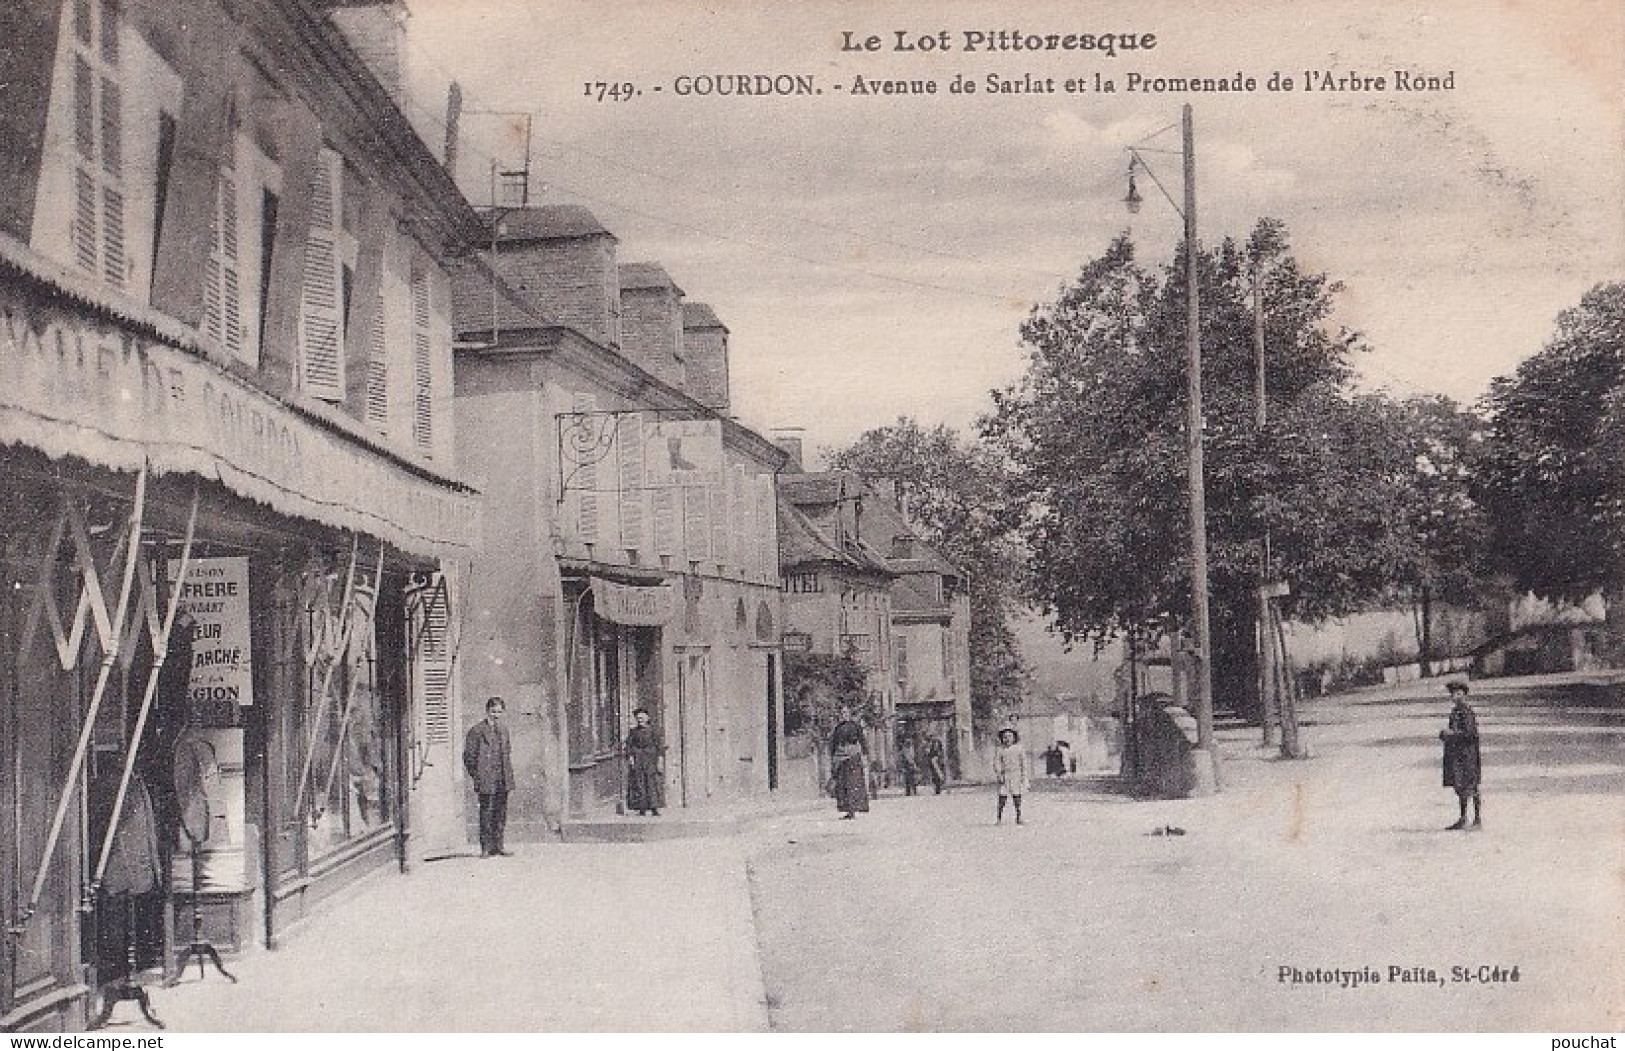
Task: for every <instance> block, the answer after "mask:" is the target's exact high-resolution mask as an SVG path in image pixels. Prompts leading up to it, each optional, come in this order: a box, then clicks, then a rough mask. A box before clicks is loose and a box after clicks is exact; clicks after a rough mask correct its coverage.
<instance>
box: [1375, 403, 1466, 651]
mask: <svg viewBox="0 0 1625 1051" xmlns="http://www.w3.org/2000/svg"><path fill="white" fill-rule="evenodd" d="M1367 400H1369V401H1370V402H1371V403H1372V405H1371V407H1372V410H1373V412H1374V413H1376V414H1377V415H1378V416H1379V417H1380V418H1381V423H1380V426H1382V427H1383V429H1384V431H1385V438H1384V447H1385V448H1386V449H1388V450H1390V451H1391V453H1392V455H1391V460H1392V470H1391V472H1390V473H1389V474H1388V476H1387V477H1386V478H1385V482H1386V487H1387V488H1386V492H1387V494H1388V499H1389V501H1390V502H1391V508H1392V510H1391V513H1390V516H1389V522H1390V534H1391V536H1392V537H1393V540H1392V542H1391V543H1390V544H1389V545H1388V546H1387V551H1388V555H1389V558H1390V559H1391V560H1392V562H1391V569H1390V572H1391V574H1392V576H1393V582H1394V585H1395V588H1396V591H1398V592H1400V593H1402V594H1403V595H1404V597H1406V598H1407V599H1408V600H1409V602H1410V603H1411V605H1412V610H1413V613H1414V620H1415V624H1416V646H1417V653H1418V655H1419V657H1420V663H1421V670H1422V674H1423V675H1428V674H1430V673H1431V668H1430V662H1431V660H1432V658H1433V656H1434V653H1435V647H1434V644H1433V609H1434V605H1435V603H1439V602H1444V603H1451V604H1455V605H1469V604H1474V603H1476V602H1478V601H1480V600H1482V599H1484V598H1486V597H1487V595H1488V591H1489V589H1490V584H1489V581H1490V577H1491V573H1490V571H1489V569H1488V564H1487V562H1486V560H1485V557H1484V552H1485V548H1486V545H1487V543H1488V533H1489V529H1488V523H1487V521H1486V520H1485V516H1484V513H1483V510H1482V508H1480V507H1479V506H1478V503H1477V502H1476V501H1475V500H1474V499H1473V497H1472V492H1471V485H1472V478H1473V474H1472V472H1473V467H1474V464H1475V463H1476V462H1477V461H1478V459H1479V458H1480V456H1481V455H1482V454H1481V448H1482V445H1483V432H1484V428H1483V421H1482V420H1481V419H1480V418H1479V417H1478V416H1477V415H1475V414H1473V413H1471V412H1467V411H1465V410H1463V409H1462V408H1460V407H1459V406H1458V405H1456V403H1455V402H1454V401H1452V400H1451V399H1449V398H1447V397H1444V396H1443V395H1430V396H1421V397H1414V398H1409V399H1406V400H1405V401H1402V402H1390V401H1388V400H1387V399H1384V398H1368V399H1367Z"/></svg>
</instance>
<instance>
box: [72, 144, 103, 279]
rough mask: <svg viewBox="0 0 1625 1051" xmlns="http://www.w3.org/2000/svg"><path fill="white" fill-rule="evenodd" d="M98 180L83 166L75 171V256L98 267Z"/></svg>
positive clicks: (88, 266)
mask: <svg viewBox="0 0 1625 1051" xmlns="http://www.w3.org/2000/svg"><path fill="white" fill-rule="evenodd" d="M97 212H98V209H97V207H96V180H95V179H93V178H91V176H90V174H89V173H88V172H86V171H85V170H84V169H83V168H80V169H78V170H77V171H75V172H74V173H73V258H74V262H76V263H78V264H79V266H81V267H82V268H84V269H86V270H95V269H96V214H97Z"/></svg>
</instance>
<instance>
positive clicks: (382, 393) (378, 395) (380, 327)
mask: <svg viewBox="0 0 1625 1051" xmlns="http://www.w3.org/2000/svg"><path fill="white" fill-rule="evenodd" d="M384 287H385V288H387V287H388V284H387V282H386V283H385V285H384ZM377 311H378V319H377V320H376V321H375V322H374V323H373V326H372V339H371V340H370V341H368V346H367V422H368V423H370V424H372V425H373V426H374V427H376V428H378V429H379V430H381V431H384V432H386V433H387V432H388V431H389V344H388V342H387V341H386V340H385V339H384V325H385V323H386V322H387V320H388V318H389V312H388V310H387V309H386V308H385V293H384V292H383V290H380V293H379V296H378V305H377Z"/></svg>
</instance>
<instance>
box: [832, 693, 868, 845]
mask: <svg viewBox="0 0 1625 1051" xmlns="http://www.w3.org/2000/svg"><path fill="white" fill-rule="evenodd" d="M829 761H830V781H831V782H832V783H833V784H834V789H835V792H834V794H835V809H837V810H839V811H840V812H841V819H842V820H844V821H850V820H851V819H852V815H853V814H858V813H864V814H866V813H868V812H869V764H868V762H867V761H866V759H865V757H864V747H863V727H861V726H859V725H858V723H857V720H855V719H853V718H852V709H850V708H846V707H842V708H841V713H840V720H839V721H838V722H837V723H836V724H835V729H834V730H833V731H832V732H831V733H830V735H829Z"/></svg>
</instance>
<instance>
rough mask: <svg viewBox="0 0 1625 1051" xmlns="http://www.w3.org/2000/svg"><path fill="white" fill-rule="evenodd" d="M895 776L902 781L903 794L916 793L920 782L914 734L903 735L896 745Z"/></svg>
mask: <svg viewBox="0 0 1625 1051" xmlns="http://www.w3.org/2000/svg"><path fill="white" fill-rule="evenodd" d="M897 776H898V777H899V778H901V779H902V781H903V794H904V795H905V796H912V795H917V794H918V793H919V783H920V749H919V746H918V745H917V744H915V743H914V736H913V735H912V734H910V735H909V736H907V737H904V738H903V740H902V741H901V742H900V743H899V744H898V746H897Z"/></svg>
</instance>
